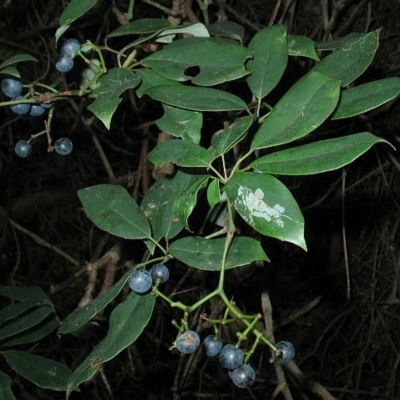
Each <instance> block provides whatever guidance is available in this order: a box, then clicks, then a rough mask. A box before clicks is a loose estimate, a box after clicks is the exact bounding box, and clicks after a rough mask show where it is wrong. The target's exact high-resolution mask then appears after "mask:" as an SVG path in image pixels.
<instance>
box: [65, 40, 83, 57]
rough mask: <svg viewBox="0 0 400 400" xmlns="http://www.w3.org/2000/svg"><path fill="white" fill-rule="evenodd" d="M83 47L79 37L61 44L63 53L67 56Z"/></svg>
mask: <svg viewBox="0 0 400 400" xmlns="http://www.w3.org/2000/svg"><path fill="white" fill-rule="evenodd" d="M80 49H81V44H80V42H79V40H77V39H67V40H66V41H65V42H64V44H63V45H62V46H61V53H62V54H64V55H65V56H73V55H74V54H75V53H76V52H77V51H79V50H80Z"/></svg>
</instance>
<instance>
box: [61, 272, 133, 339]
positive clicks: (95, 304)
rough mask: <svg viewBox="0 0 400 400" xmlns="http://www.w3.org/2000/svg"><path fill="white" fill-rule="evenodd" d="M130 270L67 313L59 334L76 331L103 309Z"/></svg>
mask: <svg viewBox="0 0 400 400" xmlns="http://www.w3.org/2000/svg"><path fill="white" fill-rule="evenodd" d="M131 272H132V271H127V272H126V273H125V274H124V276H122V277H121V278H120V279H119V280H118V282H116V283H114V285H113V286H111V287H110V288H109V289H108V290H106V291H105V292H101V293H100V294H99V295H98V296H97V297H96V298H95V299H94V300H92V301H91V302H90V303H89V304H87V305H86V306H85V307H83V308H78V309H76V310H75V311H74V312H73V313H71V314H69V315H68V316H67V317H66V318H65V320H64V321H63V322H62V323H61V326H60V329H59V330H58V333H59V334H61V335H62V334H66V333H71V332H76V331H77V330H79V329H80V328H81V327H82V326H84V325H85V324H86V323H87V322H88V321H90V320H91V319H92V318H93V317H94V316H95V315H97V314H98V313H99V312H100V311H102V310H104V308H106V307H107V305H108V304H110V303H111V302H112V301H113V300H114V299H115V298H116V297H117V296H118V294H119V293H120V292H121V290H122V288H123V287H124V286H125V284H126V282H127V280H128V278H129V275H130V274H131Z"/></svg>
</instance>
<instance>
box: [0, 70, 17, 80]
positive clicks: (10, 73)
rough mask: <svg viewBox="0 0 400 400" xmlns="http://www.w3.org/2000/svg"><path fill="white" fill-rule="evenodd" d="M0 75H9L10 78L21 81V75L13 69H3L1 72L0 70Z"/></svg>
mask: <svg viewBox="0 0 400 400" xmlns="http://www.w3.org/2000/svg"><path fill="white" fill-rule="evenodd" d="M0 74H5V75H11V76H15V77H16V78H19V79H21V74H20V73H19V71H18V70H17V68H15V67H6V68H3V69H2V70H0Z"/></svg>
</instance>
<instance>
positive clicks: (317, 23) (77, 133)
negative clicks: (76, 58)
mask: <svg viewBox="0 0 400 400" xmlns="http://www.w3.org/2000/svg"><path fill="white" fill-rule="evenodd" d="M64 3H66V2H59V1H45V0H43V1H39V0H35V1H30V0H29V1H28V0H9V1H2V2H1V4H0V61H4V60H6V59H7V58H9V57H11V56H13V55H15V54H17V53H29V54H32V55H34V56H35V57H37V58H38V59H39V60H40V62H39V63H24V64H20V67H19V69H20V71H21V73H22V77H23V81H24V82H30V81H34V80H37V81H41V82H46V83H47V84H53V83H58V87H60V88H62V89H66V88H74V87H75V88H76V87H77V86H76V85H77V82H79V80H80V71H81V69H80V68H79V65H77V66H76V67H75V68H74V72H71V73H70V74H67V76H66V78H65V79H64V78H63V77H62V76H61V74H59V73H58V72H57V71H56V70H55V68H54V61H55V59H56V57H57V54H58V51H57V49H55V45H54V33H55V30H56V29H57V27H58V26H59V22H58V18H59V15H60V14H61V12H62V10H63V8H64V7H65V4H64ZM159 3H162V4H164V5H165V6H166V7H169V8H170V7H171V2H170V1H162V2H161V1H160V2H159ZM189 3H190V2H189ZM189 3H188V4H189ZM112 5H113V3H112V2H111V1H103V2H100V3H99V5H98V6H96V7H95V8H94V9H93V10H92V11H91V12H90V13H89V14H87V15H85V16H84V17H83V18H82V19H80V20H78V21H77V22H76V23H75V24H74V25H73V26H72V27H71V29H70V30H69V32H68V36H69V37H76V38H78V39H79V40H81V41H85V40H88V39H90V40H92V41H93V42H95V43H98V44H104V41H103V38H104V36H105V35H106V34H107V33H108V32H110V31H112V30H113V29H115V28H117V27H118V26H119V23H118V21H117V18H116V15H115V13H114V12H113V11H112ZM115 5H116V6H117V7H119V9H120V10H123V11H124V10H126V7H127V2H126V1H116V2H115ZM275 7H276V10H277V14H276V18H275V23H283V24H285V26H286V28H287V31H288V32H289V33H294V34H300V35H307V36H309V37H311V38H312V39H313V40H315V41H316V42H323V41H327V40H330V39H332V38H337V37H340V36H344V35H346V34H348V33H350V32H364V33H366V32H369V31H372V30H375V29H378V28H383V29H382V32H381V38H380V47H379V49H378V52H377V54H376V57H375V60H374V62H373V64H372V66H371V67H370V68H369V69H368V70H367V71H366V73H365V74H364V75H363V76H362V77H361V78H360V79H359V80H358V82H359V83H361V82H367V81H372V80H376V79H381V78H385V77H393V76H399V70H400V47H399V46H400V40H399V39H400V38H399V35H400V2H399V1H395V0H387V1H376V0H372V1H365V0H361V1H357V2H354V1H341V0H325V1H317V0H303V1H292V2H290V1H282V2H279V1H277V2H275V1H263V0H258V1H253V0H250V1H231V0H226V1H223V0H220V1H215V2H214V3H213V4H211V5H210V7H209V10H210V16H211V20H212V21H215V20H216V19H217V18H219V17H221V16H223V17H227V18H228V19H229V20H232V21H235V22H238V23H240V24H242V25H243V26H244V27H245V28H246V30H247V37H248V38H250V37H251V36H252V35H254V33H255V32H256V31H257V30H258V29H261V28H262V27H265V26H267V25H268V23H269V22H270V20H271V18H272V16H273V12H274V11H273V10H274V8H275ZM191 9H192V11H193V13H194V14H193V15H189V17H191V18H194V17H196V16H198V17H199V18H200V19H201V14H200V13H199V10H198V6H197V3H195V2H194V3H193V5H192V7H191ZM135 10H136V11H135V19H139V18H145V17H163V18H165V17H166V15H165V14H164V13H162V12H161V11H160V10H158V9H156V8H154V7H153V6H152V5H150V4H146V3H144V2H137V4H136V8H135ZM193 16H194V17H193ZM126 43H129V38H121V39H118V40H112V41H110V42H109V43H108V44H109V45H110V47H113V46H114V47H115V48H118V49H120V48H122V46H123V45H124V44H126ZM108 61H109V63H111V64H109V67H111V66H112V63H113V62H115V61H114V58H113V57H112V56H109V60H108ZM309 66H310V64H309V61H304V60H294V61H293V62H291V64H290V66H289V68H288V71H287V73H286V74H285V77H284V80H283V83H282V84H281V85H280V87H279V90H277V91H275V93H274V94H275V95H276V98H279V96H281V95H282V94H283V93H284V92H285V90H287V89H288V88H289V87H290V86H291V84H292V83H293V82H295V80H296V79H298V78H299V77H300V76H302V74H303V73H304V71H306V70H307V68H308V67H309ZM124 99H125V101H124V102H123V105H122V106H121V107H119V109H118V111H117V112H116V114H115V115H114V118H113V123H112V127H111V129H110V131H106V130H105V129H104V127H103V125H102V123H101V122H99V121H97V120H95V119H94V118H93V116H92V114H91V113H90V112H89V111H87V110H86V107H87V105H88V104H89V100H87V99H76V98H74V99H70V100H66V101H63V102H60V103H59V104H57V112H56V115H55V117H54V121H53V126H52V132H53V139H54V140H55V139H56V138H58V137H64V136H66V137H69V138H71V140H72V141H73V143H74V151H73V153H72V154H71V155H70V156H68V157H60V156H58V155H57V154H55V153H50V154H49V153H48V152H47V144H46V141H45V139H44V138H42V139H43V140H41V139H38V140H37V141H35V142H34V144H33V153H32V155H31V156H30V157H29V158H27V159H20V158H18V157H16V156H15V154H14V150H13V149H14V145H15V143H16V142H17V141H18V140H20V139H28V138H29V136H30V135H31V134H33V133H35V132H38V131H40V130H42V129H43V120H42V119H41V118H36V119H35V118H27V117H23V118H17V117H16V116H15V115H13V114H12V113H11V112H10V111H9V110H8V109H5V108H1V109H0V207H1V210H2V212H3V214H2V215H0V233H1V236H0V266H1V269H0V273H1V275H0V276H1V277H2V278H1V279H0V283H1V284H7V285H18V286H24V285H26V286H31V285H38V286H41V287H42V288H43V289H44V290H45V291H46V292H47V293H48V294H49V295H50V296H51V298H52V300H53V302H54V304H55V308H56V311H57V313H58V315H59V318H60V320H62V319H64V318H65V317H66V316H67V315H68V314H69V313H71V312H72V311H73V310H74V309H75V308H76V307H77V305H78V303H79V301H80V300H81V298H82V297H83V295H84V292H85V287H86V285H87V276H86V273H85V265H86V264H87V263H88V262H90V263H93V262H95V261H96V260H98V259H99V258H100V257H102V256H103V255H104V254H107V252H108V251H109V250H110V249H115V248H117V249H118V257H119V262H118V263H117V265H116V266H114V267H113V268H114V269H113V270H112V271H111V272H110V270H109V269H107V268H106V267H105V268H103V269H100V270H99V274H98V276H97V284H96V288H97V289H96V291H97V292H98V290H100V288H101V287H102V285H106V286H107V285H110V283H111V284H112V282H113V281H114V279H115V280H116V279H118V277H119V276H121V275H122V274H123V273H124V271H125V270H126V269H127V268H129V267H131V266H132V265H133V264H134V263H135V262H137V261H140V259H141V254H142V252H143V248H142V247H141V245H140V244H136V243H133V244H132V243H121V242H120V241H118V239H117V238H114V237H109V236H108V235H105V234H104V233H103V232H101V231H99V230H97V229H96V228H94V227H93V226H92V224H91V223H90V221H89V220H88V219H87V217H86V215H85V213H84V212H83V210H82V208H81V205H80V203H79V202H78V199H77V196H76V191H77V189H80V188H84V187H87V186H91V185H95V184H99V183H105V182H112V183H119V184H122V185H124V186H125V187H126V188H128V190H129V191H130V192H131V193H132V195H133V196H134V197H135V198H136V199H138V201H140V198H141V197H142V196H143V194H144V193H145V192H146V190H147V189H148V187H149V185H151V184H152V182H153V181H152V170H151V166H150V165H148V164H147V163H146V162H145V155H146V154H147V151H148V148H151V147H152V146H154V145H155V142H156V140H157V134H158V132H157V129H156V127H155V125H154V123H153V122H154V120H156V119H157V118H159V117H160V116H161V110H160V108H159V106H157V105H154V104H152V103H151V102H150V101H149V100H145V103H144V104H143V103H140V107H139V108H138V107H136V104H135V100H134V99H132V98H131V97H129V96H128V95H126V96H125V98H124ZM2 100H3V99H2ZM146 101H148V102H147V103H146ZM399 109H400V105H399V102H398V101H397V100H395V101H392V102H391V103H389V104H387V105H385V106H384V107H382V108H381V109H378V110H375V111H373V112H370V113H368V114H366V115H362V116H359V117H357V118H354V119H351V120H346V121H344V122H340V123H329V124H324V126H322V127H321V128H320V129H319V130H318V131H317V132H316V133H315V138H323V137H330V136H340V135H346V134H350V133H356V132H362V131H370V132H372V133H374V134H376V135H378V136H381V137H383V138H385V139H387V140H388V141H389V142H391V143H392V144H393V145H394V146H395V147H397V148H398V146H399V141H400V134H399V129H398V125H399V118H398V112H399ZM102 153H104V157H103V158H102V156H101V154H102ZM399 172H400V160H399V156H398V154H397V153H396V152H394V151H392V150H390V149H389V147H388V146H383V145H378V146H376V147H375V148H373V149H372V150H370V151H369V152H368V154H366V155H364V156H362V157H361V158H360V159H358V160H357V161H356V162H355V163H353V164H352V165H350V166H348V167H346V169H345V171H342V170H340V171H335V172H332V173H326V174H322V175H317V176H314V177H305V178H303V177H299V178H291V179H286V180H285V183H286V184H287V185H288V186H289V188H290V189H291V190H292V192H293V193H294V195H295V197H296V199H297V201H298V202H299V204H300V206H301V207H302V209H303V211H304V215H305V219H306V239H307V244H308V248H309V251H308V253H304V252H303V251H301V250H299V249H297V248H294V246H291V245H282V244H279V243H277V242H276V241H268V240H266V241H265V243H264V244H265V246H266V252H267V254H268V255H269V256H270V258H271V259H272V263H271V265H268V266H267V267H266V268H268V278H269V281H268V286H269V293H270V297H271V301H272V305H273V308H274V323H275V328H276V329H275V337H276V338H277V339H278V340H284V339H286V340H290V341H292V342H293V343H294V344H295V346H296V351H297V355H296V362H297V364H298V365H299V367H300V368H301V369H302V371H303V372H304V374H306V376H307V378H308V379H310V380H313V381H318V382H320V383H321V384H322V385H323V386H325V388H326V389H327V390H328V391H329V392H330V393H331V395H332V396H334V397H336V398H338V399H374V400H378V399H400V387H399V379H400V370H399V361H400V359H399V354H400V341H399V331H400V315H399V311H398V309H399V303H400V300H399V284H400V280H399V268H400V249H399V229H398V227H399V221H400V220H399V215H400V214H399V211H400V206H399V202H400V196H399V188H400V182H399ZM4 215H7V217H8V218H9V219H7V218H5V217H4ZM43 244H48V245H50V246H53V248H49V247H48V246H47V247H46V245H43ZM115 246H117V247H115ZM54 247H56V248H57V249H59V250H61V251H62V252H63V253H60V252H59V251H56V250H55V248H54ZM344 249H346V253H345V251H344ZM66 255H68V257H67V256H66ZM345 255H346V257H345ZM346 258H347V260H346ZM185 273H186V268H185V267H184V266H182V265H175V267H174V269H173V271H172V278H171V280H170V281H169V283H168V285H167V287H166V288H165V292H166V293H170V292H172V291H173V290H174V289H175V288H176V285H178V283H179V284H181V283H183V288H182V289H181V290H182V291H183V293H186V294H184V295H183V296H184V298H185V296H187V300H189V301H190V300H191V299H196V298H199V297H201V296H202V295H204V293H203V292H202V290H203V288H204V286H205V287H207V286H210V287H212V281H210V279H213V278H210V277H209V276H208V277H204V276H203V275H202V274H201V273H197V272H195V273H193V274H191V276H190V279H188V280H187V281H185V282H182V281H181V278H182V276H184V274H185ZM110 274H111V275H110ZM113 274H115V276H114V275H113ZM347 278H348V279H347ZM348 281H349V282H350V286H349V285H348ZM259 282H260V280H259V279H258V277H257V271H254V270H252V269H250V270H249V271H247V270H245V271H244V272H239V271H236V272H235V273H232V274H229V275H228V281H227V284H228V285H230V286H229V287H230V288H231V290H232V293H234V294H235V299H236V301H237V302H238V304H239V305H240V306H241V307H242V308H244V309H246V310H247V311H249V312H258V311H260V310H259V308H260V306H261V305H260V304H261V303H260V291H259V290H258V289H260V290H261V289H262V288H261V287H258V286H259ZM255 288H256V289H257V290H255ZM185 291H186V292H185ZM124 295H126V293H125V294H124ZM121 300H123V296H121V297H120V298H119V299H118V301H121ZM5 304H7V302H6V300H5V299H0V305H5ZM114 306H115V304H114ZM214 306H215V305H214ZM109 311H110V310H108V312H107V311H106V313H105V314H104V315H103V316H101V317H99V318H98V320H97V321H96V325H93V329H92V330H90V331H86V332H85V334H82V335H81V336H80V337H73V336H68V337H62V338H59V337H58V336H57V335H56V334H55V333H54V334H53V335H51V336H50V337H49V338H48V339H47V340H43V341H41V342H40V343H38V344H37V345H36V346H35V347H34V348H33V347H32V348H31V347H29V346H28V347H26V350H31V351H32V352H33V353H34V354H40V355H43V356H47V357H49V358H52V359H55V360H58V361H61V362H64V363H66V364H67V365H68V366H69V367H70V368H72V369H75V368H76V367H77V365H79V363H80V362H81V361H82V360H83V359H84V357H85V356H86V355H87V354H88V353H89V352H90V350H91V348H92V346H93V344H95V343H96V341H98V340H99V339H101V338H102V337H103V336H104V335H105V333H106V330H107V317H108V315H109ZM208 311H210V310H208ZM173 317H175V315H174V312H172V311H171V310H170V309H169V308H168V307H166V306H165V305H164V304H163V303H162V302H161V301H160V302H157V306H156V310H155V313H154V315H153V317H152V320H151V322H150V325H149V327H148V328H147V329H146V331H145V333H144V334H143V336H142V337H141V338H140V339H139V341H138V342H136V343H135V344H134V345H132V346H131V347H130V348H129V349H128V350H127V351H125V352H123V353H122V354H121V355H119V356H118V357H116V358H115V359H114V360H112V361H111V362H109V363H107V364H105V366H104V369H103V370H102V372H101V373H100V374H98V375H97V376H96V377H95V378H93V380H92V381H91V382H88V383H87V384H84V385H82V387H81V393H80V394H78V393H75V394H73V395H72V396H71V398H72V399H122V398H135V399H136V398H140V399H141V398H143V399H194V398H196V399H197V398H198V399H203V398H204V399H208V398H209V399H223V398H226V399H269V398H272V397H271V396H272V394H273V392H274V390H275V387H276V382H277V378H276V375H275V371H274V369H273V367H272V366H269V364H268V358H269V352H268V350H267V349H263V348H260V349H259V350H257V353H256V354H255V355H254V358H252V360H253V359H254V366H255V367H256V369H257V370H258V375H257V382H256V384H255V385H254V386H253V387H252V388H251V391H246V390H245V391H243V390H236V389H234V387H233V385H232V384H231V382H230V381H229V379H228V378H227V377H226V374H225V373H224V372H223V371H221V369H220V367H219V366H218V364H217V363H216V362H213V361H206V360H205V359H204V358H203V357H201V354H200V355H199V356H198V357H196V358H194V359H193V358H188V357H180V356H179V355H178V354H176V353H172V354H171V352H170V351H169V350H168V347H169V346H170V345H171V343H172V341H173V339H174V330H173V329H172V328H171V324H170V320H171V319H172V318H173ZM227 335H231V336H232V337H234V332H227ZM0 357H1V354H0ZM0 363H1V365H4V363H3V360H1V361H0ZM4 371H5V372H7V373H9V374H10V375H11V376H12V377H13V378H14V382H15V384H14V386H13V389H14V391H15V393H16V397H17V398H18V399H61V398H64V396H63V394H62V393H55V392H50V391H44V390H40V389H39V388H36V387H34V386H33V385H31V384H30V383H29V382H27V381H25V380H23V379H21V378H19V377H18V376H16V375H14V374H13V372H12V371H10V370H7V367H6V366H5V369H4ZM288 383H289V385H290V388H291V391H292V394H293V398H294V399H319V398H324V397H320V396H318V395H316V394H315V393H312V391H310V390H309V389H307V388H306V387H299V385H298V384H297V383H296V382H295V381H293V379H291V378H290V374H288ZM277 398H278V399H283V398H284V397H283V395H282V394H280V395H278V397H277ZM325 398H326V399H328V398H329V397H325Z"/></svg>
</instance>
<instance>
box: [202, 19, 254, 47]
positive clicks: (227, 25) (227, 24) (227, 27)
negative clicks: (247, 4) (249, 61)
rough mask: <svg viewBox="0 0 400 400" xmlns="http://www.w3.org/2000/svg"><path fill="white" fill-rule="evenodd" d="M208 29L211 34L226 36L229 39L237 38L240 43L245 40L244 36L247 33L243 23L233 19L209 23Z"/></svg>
mask: <svg viewBox="0 0 400 400" xmlns="http://www.w3.org/2000/svg"><path fill="white" fill-rule="evenodd" d="M207 29H208V32H210V35H211V36H216V37H225V38H228V39H233V40H237V41H238V42H240V43H242V42H243V38H244V35H245V33H246V31H245V29H244V28H243V26H242V25H239V24H237V23H236V22H233V21H220V22H216V23H214V24H211V25H208V27H207Z"/></svg>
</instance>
